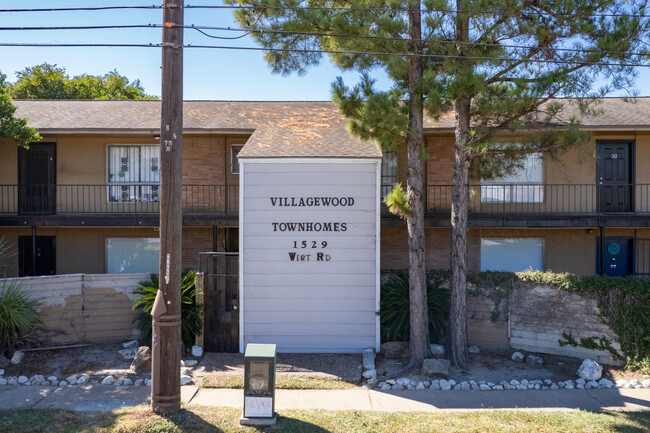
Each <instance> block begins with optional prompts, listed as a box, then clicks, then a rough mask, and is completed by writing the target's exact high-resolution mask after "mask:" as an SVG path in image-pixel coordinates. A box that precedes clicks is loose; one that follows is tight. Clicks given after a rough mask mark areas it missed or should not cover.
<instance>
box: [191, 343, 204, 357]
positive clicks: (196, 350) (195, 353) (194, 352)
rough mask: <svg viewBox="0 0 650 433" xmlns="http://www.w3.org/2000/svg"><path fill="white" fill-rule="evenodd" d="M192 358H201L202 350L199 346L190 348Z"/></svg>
mask: <svg viewBox="0 0 650 433" xmlns="http://www.w3.org/2000/svg"><path fill="white" fill-rule="evenodd" d="M192 356H196V357H197V358H198V357H199V356H203V348H202V347H201V346H192Z"/></svg>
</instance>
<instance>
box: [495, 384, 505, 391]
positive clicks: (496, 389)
mask: <svg viewBox="0 0 650 433" xmlns="http://www.w3.org/2000/svg"><path fill="white" fill-rule="evenodd" d="M492 389H493V390H495V391H503V389H504V388H503V385H494V386H493V387H492Z"/></svg>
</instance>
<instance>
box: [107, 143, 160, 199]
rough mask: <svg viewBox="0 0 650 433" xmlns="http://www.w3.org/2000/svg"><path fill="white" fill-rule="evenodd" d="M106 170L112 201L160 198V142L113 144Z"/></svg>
mask: <svg viewBox="0 0 650 433" xmlns="http://www.w3.org/2000/svg"><path fill="white" fill-rule="evenodd" d="M106 172H107V177H108V179H107V183H108V184H109V195H108V196H109V201H112V202H157V201H160V197H159V186H158V185H159V184H160V146H157V145H146V146H145V145H142V146H134V145H120V146H117V145H110V146H108V169H107V170H106Z"/></svg>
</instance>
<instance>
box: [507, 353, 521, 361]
mask: <svg viewBox="0 0 650 433" xmlns="http://www.w3.org/2000/svg"><path fill="white" fill-rule="evenodd" d="M510 358H512V360H513V361H515V362H524V354H523V353H521V352H515V353H513V354H512V356H511V357H510Z"/></svg>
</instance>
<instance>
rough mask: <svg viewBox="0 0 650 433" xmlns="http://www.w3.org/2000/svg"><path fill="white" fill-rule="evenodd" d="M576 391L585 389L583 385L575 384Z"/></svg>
mask: <svg viewBox="0 0 650 433" xmlns="http://www.w3.org/2000/svg"><path fill="white" fill-rule="evenodd" d="M576 389H585V385H584V384H582V383H576Z"/></svg>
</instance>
